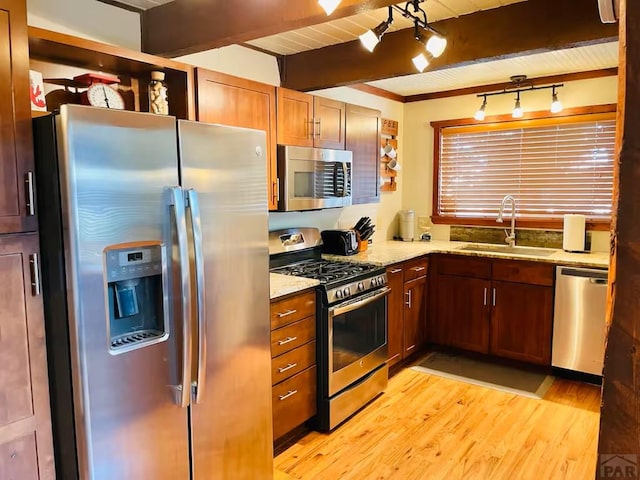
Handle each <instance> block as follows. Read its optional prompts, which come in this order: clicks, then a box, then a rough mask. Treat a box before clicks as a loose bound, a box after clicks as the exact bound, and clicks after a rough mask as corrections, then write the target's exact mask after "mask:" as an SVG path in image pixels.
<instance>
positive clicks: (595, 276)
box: [560, 268, 608, 284]
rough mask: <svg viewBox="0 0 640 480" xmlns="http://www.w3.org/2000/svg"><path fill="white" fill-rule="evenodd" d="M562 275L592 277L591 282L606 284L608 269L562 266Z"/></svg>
mask: <svg viewBox="0 0 640 480" xmlns="http://www.w3.org/2000/svg"><path fill="white" fill-rule="evenodd" d="M560 275H564V276H567V277H580V278H588V279H590V283H596V284H606V283H607V278H608V272H607V270H591V269H585V268H561V269H560Z"/></svg>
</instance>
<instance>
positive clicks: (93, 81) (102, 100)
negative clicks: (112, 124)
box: [73, 73, 124, 110]
mask: <svg viewBox="0 0 640 480" xmlns="http://www.w3.org/2000/svg"><path fill="white" fill-rule="evenodd" d="M73 79H74V80H75V81H76V82H78V83H84V84H86V85H87V87H88V88H87V90H86V91H85V92H83V94H82V103H84V104H86V105H92V106H94V107H102V108H112V109H117V110H124V99H123V98H122V95H120V92H118V90H117V87H113V86H112V85H113V84H118V83H120V79H119V78H118V77H114V76H111V75H104V74H98V73H85V74H84V75H80V76H77V77H74V78H73Z"/></svg>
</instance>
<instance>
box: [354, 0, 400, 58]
mask: <svg viewBox="0 0 640 480" xmlns="http://www.w3.org/2000/svg"><path fill="white" fill-rule="evenodd" d="M392 23H393V13H392V10H391V7H389V18H387V19H386V20H385V21H384V22H381V23H380V24H379V25H378V26H377V27H376V28H374V29H373V30H367V31H366V32H364V33H363V34H362V35H360V41H361V42H362V45H363V46H364V48H366V49H367V50H369V51H370V52H373V50H374V49H375V48H376V45H378V43H380V39H381V38H382V36H383V35H384V34H385V32H386V31H387V30H389V27H390V26H391V24H392Z"/></svg>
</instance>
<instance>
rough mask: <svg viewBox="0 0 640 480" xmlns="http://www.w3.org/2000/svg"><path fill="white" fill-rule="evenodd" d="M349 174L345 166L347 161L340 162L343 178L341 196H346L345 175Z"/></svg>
mask: <svg viewBox="0 0 640 480" xmlns="http://www.w3.org/2000/svg"><path fill="white" fill-rule="evenodd" d="M348 176H349V168H348V166H347V162H342V179H343V184H342V196H343V197H346V196H347V183H348V182H347V177H348Z"/></svg>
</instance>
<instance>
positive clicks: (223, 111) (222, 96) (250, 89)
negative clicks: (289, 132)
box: [196, 68, 278, 210]
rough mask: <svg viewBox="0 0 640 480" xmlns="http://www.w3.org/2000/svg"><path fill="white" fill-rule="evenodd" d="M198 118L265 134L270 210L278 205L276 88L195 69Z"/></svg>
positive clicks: (202, 120)
mask: <svg viewBox="0 0 640 480" xmlns="http://www.w3.org/2000/svg"><path fill="white" fill-rule="evenodd" d="M196 99H197V101H196V103H197V107H196V108H197V119H198V120H199V121H201V122H208V123H218V124H221V125H230V126H232V127H244V128H254V129H256V130H264V132H265V133H266V134H267V155H266V157H267V179H266V181H267V192H268V199H269V210H275V209H277V208H278V190H277V188H278V182H277V175H278V174H277V168H276V132H275V124H276V87H274V86H271V85H266V84H264V83H259V82H254V81H252V80H246V79H243V78H239V77H234V76H232V75H226V74H224V73H217V72H212V71H209V70H205V69H202V68H196Z"/></svg>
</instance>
